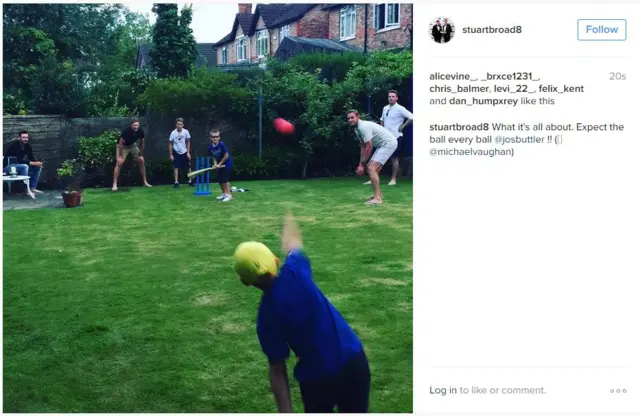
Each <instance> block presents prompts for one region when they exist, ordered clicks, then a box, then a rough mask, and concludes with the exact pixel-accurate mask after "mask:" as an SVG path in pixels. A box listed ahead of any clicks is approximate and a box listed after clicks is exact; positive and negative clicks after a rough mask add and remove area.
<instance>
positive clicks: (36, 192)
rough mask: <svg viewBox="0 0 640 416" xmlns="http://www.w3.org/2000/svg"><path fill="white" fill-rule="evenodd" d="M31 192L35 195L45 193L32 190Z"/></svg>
mask: <svg viewBox="0 0 640 416" xmlns="http://www.w3.org/2000/svg"><path fill="white" fill-rule="evenodd" d="M31 192H32V193H34V194H42V193H44V192H42V191H41V190H40V189H32V190H31Z"/></svg>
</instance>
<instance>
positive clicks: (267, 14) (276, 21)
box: [212, 3, 317, 46]
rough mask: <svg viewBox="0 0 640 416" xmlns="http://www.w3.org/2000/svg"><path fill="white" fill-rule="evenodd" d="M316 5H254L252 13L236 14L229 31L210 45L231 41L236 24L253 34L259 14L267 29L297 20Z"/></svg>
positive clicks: (236, 28) (233, 37)
mask: <svg viewBox="0 0 640 416" xmlns="http://www.w3.org/2000/svg"><path fill="white" fill-rule="evenodd" d="M316 5H317V4H304V3H292V4H282V3H275V4H258V5H257V6H256V12H255V13H253V14H251V13H238V14H236V18H235V20H234V22H233V28H232V29H231V32H230V33H229V34H227V35H226V36H225V37H223V38H222V39H220V40H219V41H217V42H216V43H214V44H213V45H212V46H218V45H222V44H225V43H229V42H231V41H233V40H234V39H235V34H236V30H238V25H240V27H241V28H242V32H243V33H245V34H246V35H247V36H251V35H253V33H254V32H255V28H256V25H257V24H258V19H259V18H260V16H262V20H263V21H264V24H265V26H266V27H267V29H271V28H274V27H279V26H283V25H286V24H287V23H291V22H294V21H296V20H299V19H300V18H302V16H304V14H305V13H307V12H308V11H309V10H311V8H313V7H314V6H316Z"/></svg>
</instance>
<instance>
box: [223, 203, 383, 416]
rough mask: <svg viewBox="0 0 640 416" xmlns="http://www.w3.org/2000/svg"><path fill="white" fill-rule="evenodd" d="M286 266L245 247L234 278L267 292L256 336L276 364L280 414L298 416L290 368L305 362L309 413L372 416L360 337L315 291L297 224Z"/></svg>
mask: <svg viewBox="0 0 640 416" xmlns="http://www.w3.org/2000/svg"><path fill="white" fill-rule="evenodd" d="M282 249H283V251H284V252H285V253H286V255H287V258H286V260H285V262H284V264H283V265H282V267H281V268H280V271H278V266H279V264H280V261H279V259H278V258H277V257H276V256H275V255H274V254H273V253H272V252H271V250H269V249H268V248H267V247H266V246H265V245H264V244H262V243H258V242H246V243H242V244H240V245H239V246H238V248H237V249H236V252H235V254H234V263H235V270H236V272H237V273H238V274H239V275H240V279H241V281H242V283H244V284H245V285H246V286H255V287H257V288H258V289H260V290H262V292H263V293H262V299H261V301H260V306H259V308H258V319H257V333H258V339H259V341H260V345H261V347H262V351H263V352H264V354H265V355H266V356H267V359H268V361H269V379H270V382H271V390H272V392H273V396H274V398H275V401H276V405H277V407H278V412H279V413H292V412H293V409H292V405H291V393H290V390H289V376H288V372H287V365H286V361H287V359H288V358H289V355H290V351H291V350H292V351H293V352H294V353H295V354H296V356H297V358H298V360H297V364H296V366H295V369H294V372H293V373H294V376H295V378H296V379H297V380H298V383H299V384H300V393H301V395H302V402H303V403H304V411H305V413H332V412H333V410H334V408H335V407H336V406H337V408H338V411H339V412H340V413H367V412H368V410H369V390H370V387H371V374H370V371H369V362H368V360H367V356H366V354H365V352H364V349H363V347H362V344H361V342H360V340H359V339H358V336H357V335H356V334H355V332H354V331H353V330H352V329H351V327H350V326H349V324H347V322H346V321H345V320H344V318H343V317H342V315H340V312H338V311H337V310H336V308H335V307H334V306H333V305H332V304H331V302H329V300H328V299H327V298H326V297H325V296H324V294H323V293H322V292H321V291H320V289H319V288H318V287H317V286H316V285H315V283H314V281H313V277H312V272H311V265H310V263H309V259H308V258H307V257H306V256H305V255H304V254H303V253H302V251H301V250H302V237H301V233H300V230H299V228H298V226H297V225H296V223H295V222H294V220H293V218H291V217H290V216H289V217H288V218H286V219H285V224H284V228H283V231H282Z"/></svg>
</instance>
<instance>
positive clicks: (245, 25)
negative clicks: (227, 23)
mask: <svg viewBox="0 0 640 416" xmlns="http://www.w3.org/2000/svg"><path fill="white" fill-rule="evenodd" d="M238 25H240V27H241V28H242V32H243V33H244V34H245V35H248V36H251V35H252V33H251V28H252V26H253V13H236V17H235V19H234V20H233V27H232V28H231V32H229V33H228V34H227V36H225V37H223V38H222V39H220V40H219V41H217V42H216V43H214V44H213V45H211V46H218V45H222V44H224V43H229V42H231V41H232V40H234V39H235V38H236V31H237V30H238Z"/></svg>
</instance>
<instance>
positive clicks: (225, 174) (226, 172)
mask: <svg viewBox="0 0 640 416" xmlns="http://www.w3.org/2000/svg"><path fill="white" fill-rule="evenodd" d="M216 176H217V181H218V183H227V182H229V179H230V178H231V167H224V168H220V169H216Z"/></svg>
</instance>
